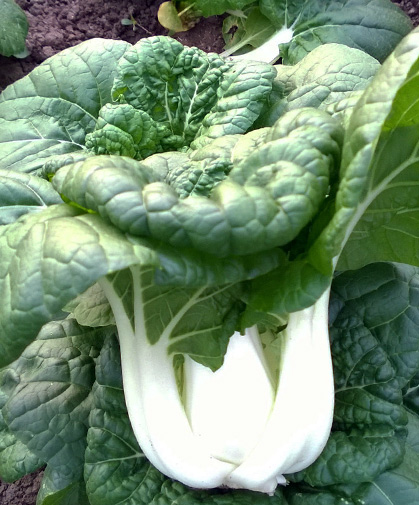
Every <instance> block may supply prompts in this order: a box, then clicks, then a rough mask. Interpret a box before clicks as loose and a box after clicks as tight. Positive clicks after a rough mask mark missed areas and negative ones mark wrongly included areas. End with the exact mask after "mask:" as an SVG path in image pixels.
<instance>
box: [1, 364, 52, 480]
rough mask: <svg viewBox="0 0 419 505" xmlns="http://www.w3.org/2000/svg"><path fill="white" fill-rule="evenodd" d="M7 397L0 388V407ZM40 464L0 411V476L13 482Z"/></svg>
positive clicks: (41, 462)
mask: <svg viewBox="0 0 419 505" xmlns="http://www.w3.org/2000/svg"><path fill="white" fill-rule="evenodd" d="M6 373H7V372H6ZM4 374H5V371H3V372H2V377H1V379H0V383H1V382H2V381H3V377H4ZM7 399H8V395H7V394H6V393H5V391H3V390H1V389H0V408H3V407H4V404H5V403H6V401H7ZM42 465H44V462H43V461H41V460H40V459H39V458H38V457H37V456H35V454H33V453H32V452H31V451H30V450H29V449H28V447H27V446H26V445H25V444H24V443H23V442H21V441H20V440H19V439H17V438H16V436H15V435H14V434H13V433H12V432H11V431H10V430H9V428H8V426H7V423H6V421H5V419H4V416H3V412H2V411H0V478H1V479H2V480H4V481H6V482H14V481H15V480H18V479H20V478H21V477H23V476H24V475H26V474H28V473H31V472H34V471H35V470H36V469H37V468H39V467H40V466H42Z"/></svg>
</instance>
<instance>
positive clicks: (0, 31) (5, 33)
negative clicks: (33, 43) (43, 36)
mask: <svg viewBox="0 0 419 505" xmlns="http://www.w3.org/2000/svg"><path fill="white" fill-rule="evenodd" d="M0 12H1V19H0V54H2V55H4V56H16V57H19V55H20V53H24V52H25V51H26V45H25V40H26V36H27V34H28V29H29V23H28V20H27V17H26V14H25V12H24V11H23V10H22V9H21V8H20V7H19V5H18V4H17V3H16V2H15V1H14V0H0ZM26 56H27V54H26Z"/></svg>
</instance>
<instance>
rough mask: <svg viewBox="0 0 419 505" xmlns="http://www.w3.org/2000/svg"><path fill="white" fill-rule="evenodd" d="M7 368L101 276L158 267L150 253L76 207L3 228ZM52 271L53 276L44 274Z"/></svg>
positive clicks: (0, 277) (0, 310)
mask: <svg viewBox="0 0 419 505" xmlns="http://www.w3.org/2000/svg"><path fill="white" fill-rule="evenodd" d="M0 249H1V251H2V262H1V265H0V291H1V292H2V293H3V301H2V304H1V306H0V321H1V323H0V334H1V337H2V339H1V345H0V349H1V364H2V365H5V364H7V363H9V362H11V361H12V360H13V359H15V358H16V357H17V356H19V354H20V353H21V352H22V350H23V349H24V348H25V347H26V345H27V344H28V343H30V342H31V341H32V340H33V339H34V338H35V336H36V335H37V333H38V331H39V330H40V329H41V326H42V325H43V324H45V323H46V322H48V321H50V320H52V319H54V316H55V314H56V313H57V312H58V311H60V310H61V309H62V308H63V306H64V305H65V304H66V303H68V302H69V301H70V300H72V299H74V298H75V297H76V296H77V295H79V294H80V293H83V292H84V291H85V290H86V289H87V288H88V287H90V286H91V285H93V284H94V283H95V282H96V281H97V280H98V279H99V278H100V277H102V276H104V275H106V274H108V273H110V272H113V271H117V270H121V269H122V268H125V267H127V266H129V265H131V264H137V263H141V262H143V264H146V265H152V264H154V265H156V264H157V263H158V259H157V257H156V256H155V253H154V252H153V251H151V250H150V249H148V248H146V247H143V246H140V245H138V244H132V243H130V242H129V241H128V240H127V238H126V237H125V236H124V235H123V234H121V233H120V232H118V230H116V229H115V228H114V227H112V226H109V225H106V224H105V223H104V222H103V221H102V220H101V219H100V218H99V217H98V216H95V215H93V214H89V215H84V216H83V215H79V211H77V210H76V209H75V208H74V207H71V206H68V205H64V204H62V205H54V206H51V207H47V209H46V210H44V211H42V212H36V213H30V214H26V215H25V216H22V217H21V218H20V219H18V220H17V221H16V222H15V223H12V224H9V225H7V226H3V227H0ZM42 272H48V276H43V275H40V274H41V273H42Z"/></svg>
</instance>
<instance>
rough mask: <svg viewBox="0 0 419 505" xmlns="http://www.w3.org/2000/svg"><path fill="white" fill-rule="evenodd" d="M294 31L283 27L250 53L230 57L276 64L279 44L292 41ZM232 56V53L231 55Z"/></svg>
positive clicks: (225, 54)
mask: <svg viewBox="0 0 419 505" xmlns="http://www.w3.org/2000/svg"><path fill="white" fill-rule="evenodd" d="M293 33H294V30H293V28H287V27H286V26H283V27H282V28H281V29H280V30H278V31H277V32H275V33H274V34H273V35H272V37H270V38H269V39H268V40H267V41H266V42H264V43H263V44H262V45H261V46H259V47H257V48H256V49H252V50H251V51H249V52H248V53H244V54H238V55H235V56H230V58H232V59H234V60H247V61H261V62H265V63H274V62H275V61H276V60H277V59H278V58H279V47H278V46H279V44H286V43H287V42H290V41H291V40H292V36H293ZM230 54H231V53H230ZM221 56H225V57H226V56H229V55H228V54H227V53H221Z"/></svg>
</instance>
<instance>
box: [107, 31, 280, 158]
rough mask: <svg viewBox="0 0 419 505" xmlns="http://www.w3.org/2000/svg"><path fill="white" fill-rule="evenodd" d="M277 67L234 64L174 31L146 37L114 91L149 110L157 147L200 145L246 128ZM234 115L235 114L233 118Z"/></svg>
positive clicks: (124, 64)
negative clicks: (177, 36) (182, 39)
mask: <svg viewBox="0 0 419 505" xmlns="http://www.w3.org/2000/svg"><path fill="white" fill-rule="evenodd" d="M274 77H275V70H274V69H273V68H272V67H271V66H269V65H265V64H263V63H256V62H254V63H252V64H250V65H243V64H241V63H237V64H233V63H232V62H228V61H226V60H224V59H223V58H220V57H219V56H218V55H216V54H214V53H205V52H203V51H201V50H199V49H197V48H188V47H184V46H183V45H182V44H181V43H179V42H177V41H175V40H173V39H171V38H168V37H150V38H147V39H142V40H141V41H140V42H139V43H138V44H136V45H135V46H133V47H132V49H131V50H130V51H129V52H127V54H126V55H125V56H124V57H123V58H122V59H121V61H120V64H119V68H118V77H117V79H116V80H115V84H114V87H113V97H114V99H115V100H117V101H121V102H126V103H128V104H130V105H132V106H133V107H135V108H136V109H139V110H141V111H144V112H145V113H147V115H148V116H149V117H150V118H151V119H152V121H153V122H154V124H156V125H157V130H158V131H157V132H156V135H157V138H158V140H159V141H160V147H158V148H157V149H156V151H168V150H176V149H180V148H182V147H185V146H186V147H188V146H189V145H190V144H191V142H192V141H194V140H195V139H196V138H197V137H198V140H195V144H194V145H193V147H194V148H196V147H200V146H202V145H204V144H205V143H207V142H208V141H209V139H213V138H217V137H221V136H223V135H228V134H235V133H245V132H246V131H247V130H248V129H249V128H250V127H251V126H252V124H253V123H254V121H255V120H256V119H257V117H258V115H259V113H260V111H261V109H262V105H263V103H264V102H265V101H266V99H267V96H268V94H269V92H270V91H271V88H272V80H273V78H274ZM233 119H234V120H233Z"/></svg>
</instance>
